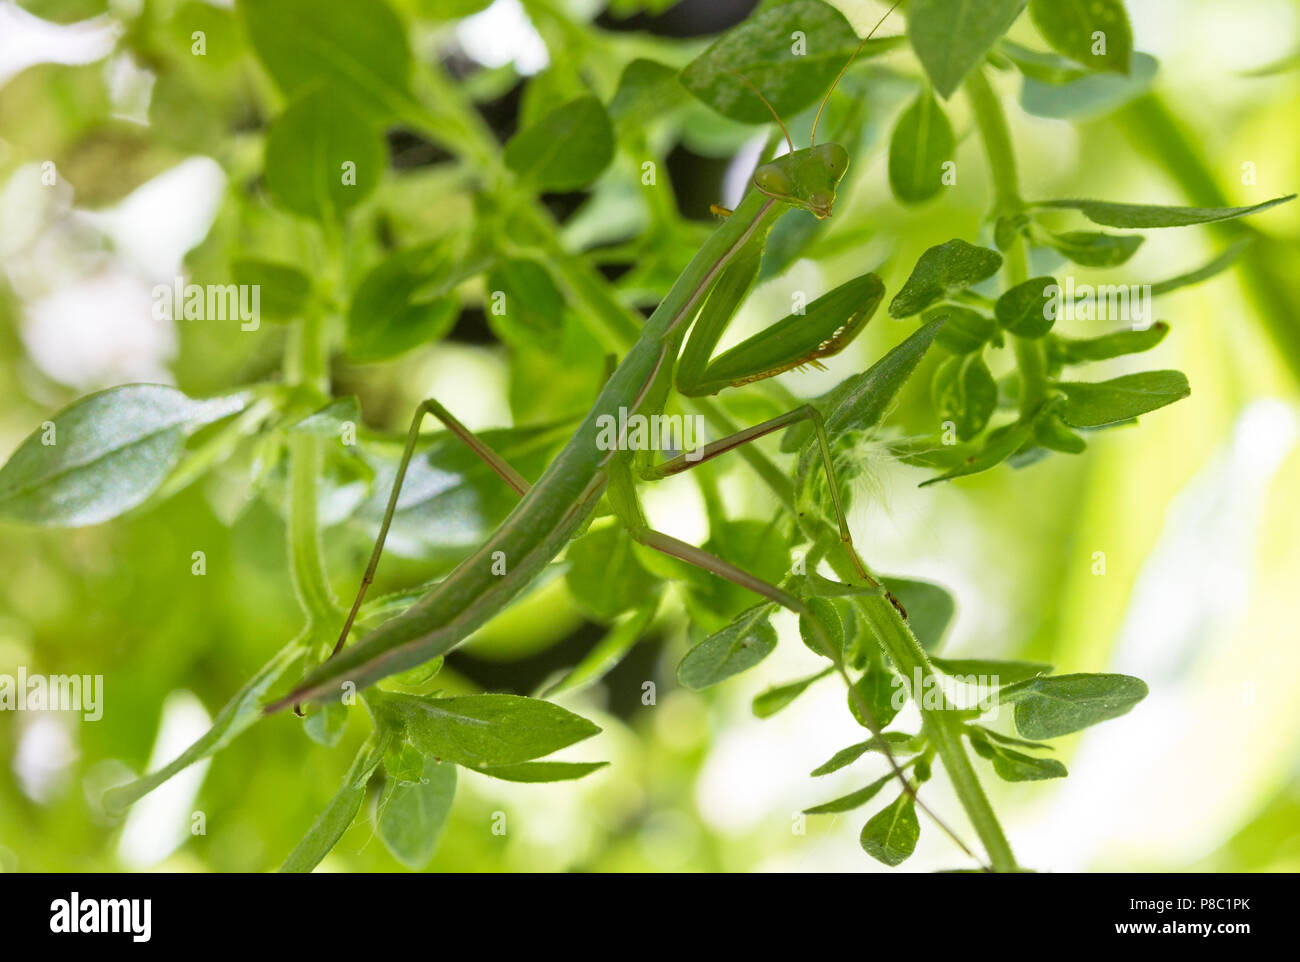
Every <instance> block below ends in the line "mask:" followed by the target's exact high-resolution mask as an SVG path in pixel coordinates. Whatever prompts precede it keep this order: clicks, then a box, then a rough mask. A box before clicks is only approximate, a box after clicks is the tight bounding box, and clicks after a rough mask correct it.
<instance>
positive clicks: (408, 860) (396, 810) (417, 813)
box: [375, 758, 456, 871]
mask: <svg viewBox="0 0 1300 962" xmlns="http://www.w3.org/2000/svg"><path fill="white" fill-rule="evenodd" d="M455 798H456V766H455V765H453V764H451V763H450V762H436V761H434V760H433V759H432V758H430V759H426V760H425V763H424V771H423V773H422V777H421V779H420V780H419V781H417V782H398V783H396V785H395V786H394V787H393V788H392V789H391V791H389V792H386V793H385V798H384V800H383V801H382V802H381V803H380V806H379V818H378V819H377V821H376V824H375V832H376V834H378V836H379V838H380V840H381V841H382V842H383V843H384V846H385V847H386V848H387V849H388V851H390V852H391V853H392V854H393V858H395V859H397V860H398V861H399V862H401V863H402V864H403V865H405V866H406V867H407V868H409V869H412V870H414V871H419V870H420V869H422V868H424V867H425V866H426V865H428V864H429V860H430V859H431V858H433V853H434V852H436V851H437V850H438V842H439V841H441V839H442V832H443V829H444V828H446V825H447V816H448V815H449V814H451V805H452V802H453V801H454V800H455Z"/></svg>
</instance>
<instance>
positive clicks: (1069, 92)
mask: <svg viewBox="0 0 1300 962" xmlns="http://www.w3.org/2000/svg"><path fill="white" fill-rule="evenodd" d="M1159 67H1160V64H1159V63H1158V62H1157V61H1156V58H1155V57H1152V56H1151V55H1150V54H1145V53H1135V54H1134V55H1133V60H1132V66H1131V68H1130V69H1129V72H1128V73H1127V74H1117V73H1081V74H1080V75H1078V76H1076V77H1073V78H1069V79H1065V80H1062V81H1058V82H1049V83H1043V82H1041V81H1040V80H1038V79H1037V78H1035V77H1034V76H1032V75H1028V74H1027V75H1026V76H1025V82H1024V86H1023V87H1022V88H1021V90H1020V106H1021V107H1023V108H1024V110H1025V113H1028V114H1033V115H1034V116H1035V117H1050V118H1052V119H1055V120H1087V119H1091V118H1093V117H1100V116H1104V115H1106V114H1109V113H1111V112H1113V111H1115V110H1118V109H1119V108H1120V107H1122V106H1124V105H1125V104H1126V103H1128V102H1129V101H1131V100H1135V99H1137V98H1138V97H1140V96H1142V95H1143V94H1145V93H1146V92H1147V91H1148V90H1150V89H1151V87H1152V86H1153V85H1154V83H1155V79H1156V71H1157V70H1158V69H1159Z"/></svg>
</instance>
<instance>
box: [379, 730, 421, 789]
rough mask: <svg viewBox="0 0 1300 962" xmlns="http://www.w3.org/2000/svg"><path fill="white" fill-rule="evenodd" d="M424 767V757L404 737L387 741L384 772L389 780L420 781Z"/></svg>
mask: <svg viewBox="0 0 1300 962" xmlns="http://www.w3.org/2000/svg"><path fill="white" fill-rule="evenodd" d="M424 766H425V758H424V755H423V754H421V753H420V750H419V749H418V748H416V747H415V746H414V745H412V744H411V743H410V742H408V741H407V740H406V739H405V737H401V738H392V739H390V740H389V743H388V748H387V749H385V750H384V771H385V773H387V775H388V777H389V778H391V779H393V780H394V781H398V782H419V781H422V780H423V779H424Z"/></svg>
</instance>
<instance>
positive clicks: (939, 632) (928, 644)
mask: <svg viewBox="0 0 1300 962" xmlns="http://www.w3.org/2000/svg"><path fill="white" fill-rule="evenodd" d="M880 580H881V583H883V584H884V586H885V587H886V588H888V589H889V591H890V593H891V594H893V596H894V597H895V598H897V599H898V601H899V603H900V604H902V606H903V607H904V608H906V609H907V623H908V625H909V626H910V627H911V629H912V634H914V635H915V636H916V640H917V641H919V642H920V643H921V647H922V648H924V649H925V650H926V651H938V649H939V646H940V645H941V644H942V643H943V636H944V633H945V632H947V630H948V626H949V625H950V624H952V619H953V615H955V614H956V612H957V602H956V600H955V599H954V598H953V596H952V595H951V594H950V593H949V592H948V589H947V588H944V587H943V586H942V585H937V584H935V583H934V582H933V581H917V580H915V579H913V578H894V577H886V578H881V579H880Z"/></svg>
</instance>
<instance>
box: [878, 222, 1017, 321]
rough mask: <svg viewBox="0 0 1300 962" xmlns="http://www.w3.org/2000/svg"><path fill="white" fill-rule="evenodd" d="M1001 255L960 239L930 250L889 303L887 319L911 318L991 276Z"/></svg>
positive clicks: (997, 266)
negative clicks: (937, 302) (888, 317)
mask: <svg viewBox="0 0 1300 962" xmlns="http://www.w3.org/2000/svg"><path fill="white" fill-rule="evenodd" d="M1001 266H1002V255H1001V254H999V253H998V252H997V251H995V250H989V249H988V248H987V247H976V246H975V245H974V244H968V243H966V241H964V240H961V239H960V238H954V239H953V240H950V241H948V242H947V243H945V244H939V245H937V246H935V247H931V248H930V249H929V250H927V251H926V252H925V253H924V254H922V255H921V256H920V258H919V259H918V260H917V262H916V267H914V268H913V269H912V273H911V275H910V276H909V277H908V278H907V281H906V283H904V284H903V286H902V288H901V289H900V290H899V292H898V293H897V294H895V295H894V299H893V300H892V301H890V302H889V316H890V317H895V318H898V317H911V316H912V315H913V314H919V313H920V312H921V311H923V310H925V309H926V308H927V307H929V306H930V305H931V304H933V303H935V302H936V301H939V300H942V299H943V298H945V297H947V296H948V295H949V294H952V293H955V292H957V291H961V290H965V289H966V288H968V287H970V286H971V285H972V284H978V283H979V282H980V281H982V280H986V279H987V278H990V277H992V276H993V275H994V274H996V273H997V272H998V268H999V267H1001Z"/></svg>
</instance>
